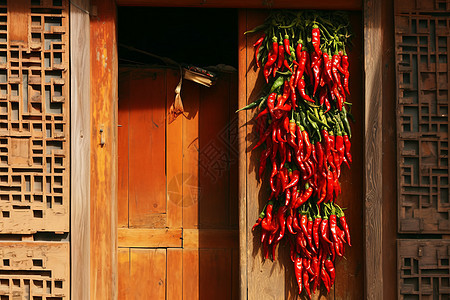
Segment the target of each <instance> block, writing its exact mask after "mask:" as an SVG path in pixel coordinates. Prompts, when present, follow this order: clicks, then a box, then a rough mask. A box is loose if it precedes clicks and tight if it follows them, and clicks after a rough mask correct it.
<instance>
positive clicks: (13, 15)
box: [8, 0, 81, 47]
mask: <svg viewBox="0 0 450 300" xmlns="http://www.w3.org/2000/svg"><path fill="white" fill-rule="evenodd" d="M77 2H78V1H77ZM79 2H81V1H79ZM29 12H30V1H27V0H14V1H8V23H9V25H8V38H9V40H10V41H11V42H20V43H23V45H24V46H25V47H27V45H28V30H29V28H28V26H29V24H28V19H29Z"/></svg>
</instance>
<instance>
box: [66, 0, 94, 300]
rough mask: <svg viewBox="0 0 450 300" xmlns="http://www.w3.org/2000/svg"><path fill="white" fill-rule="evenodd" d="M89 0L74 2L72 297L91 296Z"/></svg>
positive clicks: (72, 24) (71, 29)
mask: <svg viewBox="0 0 450 300" xmlns="http://www.w3.org/2000/svg"><path fill="white" fill-rule="evenodd" d="M88 10H89V0H72V2H71V4H70V61H71V65H70V71H71V76H70V79H71V82H70V85H71V91H70V99H71V101H70V105H71V107H70V111H71V133H70V136H71V140H70V142H71V144H70V147H71V149H72V151H71V156H70V157H71V166H72V168H71V170H72V172H71V177H70V178H71V183H70V185H71V214H70V216H71V222H70V224H71V229H70V232H71V243H70V246H71V256H72V260H71V278H72V288H71V293H72V295H71V298H72V299H89V292H90V287H89V265H90V262H89V239H90V232H89V229H90V207H89V206H90V201H89V200H90V186H89V184H90V181H89V180H90V176H89V174H90V170H89V165H90V157H89V150H90V139H89V137H90V135H89V133H90V123H91V120H90V99H89V81H90V80H89V76H86V74H89V11H88Z"/></svg>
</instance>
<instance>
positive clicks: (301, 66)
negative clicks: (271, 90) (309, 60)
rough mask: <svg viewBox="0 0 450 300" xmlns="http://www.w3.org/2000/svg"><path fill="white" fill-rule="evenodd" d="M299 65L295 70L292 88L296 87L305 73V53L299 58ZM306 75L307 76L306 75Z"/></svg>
mask: <svg viewBox="0 0 450 300" xmlns="http://www.w3.org/2000/svg"><path fill="white" fill-rule="evenodd" d="M299 60H300V63H299V65H298V68H297V74H296V75H295V82H294V86H298V81H299V80H300V78H302V77H303V73H304V72H305V66H306V51H303V52H302V53H301V57H300V56H299ZM306 75H308V74H306Z"/></svg>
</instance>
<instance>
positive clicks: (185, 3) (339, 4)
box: [117, 0, 362, 10]
mask: <svg viewBox="0 0 450 300" xmlns="http://www.w3.org/2000/svg"><path fill="white" fill-rule="evenodd" d="M117 4H118V5H121V6H170V7H180V6H181V7H215V8H292V9H293V8H297V9H341V10H361V9H362V2H361V1H358V0H342V1H332V0H323V1H305V0H303V1H296V0H273V1H260V0H247V1H239V0H208V1H199V0H174V1H164V0H118V1H117Z"/></svg>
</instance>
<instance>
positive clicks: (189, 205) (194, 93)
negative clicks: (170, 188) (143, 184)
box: [181, 80, 200, 229]
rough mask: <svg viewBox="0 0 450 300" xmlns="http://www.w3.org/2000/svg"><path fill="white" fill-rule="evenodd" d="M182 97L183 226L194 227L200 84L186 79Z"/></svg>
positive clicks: (197, 180) (196, 208)
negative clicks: (183, 112)
mask: <svg viewBox="0 0 450 300" xmlns="http://www.w3.org/2000/svg"><path fill="white" fill-rule="evenodd" d="M181 97H182V99H183V105H184V110H185V114H186V118H183V181H182V182H183V185H182V186H183V228H189V229H193V228H198V224H199V219H198V213H199V212H198V199H199V192H200V189H199V179H198V178H199V175H198V172H199V165H198V161H199V151H200V148H199V147H200V143H199V124H198V120H199V116H198V114H199V103H200V88H199V86H198V85H197V84H195V83H193V82H189V81H186V80H185V81H184V83H183V90H182V92H181Z"/></svg>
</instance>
